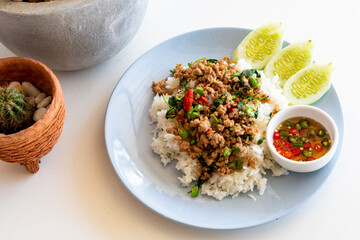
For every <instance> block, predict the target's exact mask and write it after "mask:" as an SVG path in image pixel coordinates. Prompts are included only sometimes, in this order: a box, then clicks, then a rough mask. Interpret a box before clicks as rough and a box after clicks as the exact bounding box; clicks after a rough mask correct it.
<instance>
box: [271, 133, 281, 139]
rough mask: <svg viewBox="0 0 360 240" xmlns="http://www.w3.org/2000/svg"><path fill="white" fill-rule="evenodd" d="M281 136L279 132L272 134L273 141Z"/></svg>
mask: <svg viewBox="0 0 360 240" xmlns="http://www.w3.org/2000/svg"><path fill="white" fill-rule="evenodd" d="M280 136H281V134H280V133H279V132H274V135H273V139H279V138H280Z"/></svg>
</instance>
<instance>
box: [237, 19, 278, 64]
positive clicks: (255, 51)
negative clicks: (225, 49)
mask: <svg viewBox="0 0 360 240" xmlns="http://www.w3.org/2000/svg"><path fill="white" fill-rule="evenodd" d="M283 35H284V29H283V28H282V24H281V23H269V24H267V25H263V26H261V27H259V28H257V29H255V30H253V31H252V32H250V33H249V34H248V35H247V36H246V37H245V38H244V40H243V41H242V42H241V43H240V44H239V46H238V47H237V48H236V50H235V52H234V53H233V55H232V61H233V62H235V63H237V62H238V61H239V59H242V58H243V59H245V61H246V62H248V63H250V64H251V66H252V67H253V68H256V69H263V68H264V67H265V66H266V64H267V63H268V62H269V61H270V59H271V58H272V57H273V56H274V55H275V54H276V53H278V52H279V51H280V50H281V46H282V41H283Z"/></svg>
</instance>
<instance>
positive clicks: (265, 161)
mask: <svg viewBox="0 0 360 240" xmlns="http://www.w3.org/2000/svg"><path fill="white" fill-rule="evenodd" d="M236 68H237V69H238V70H240V71H242V70H244V69H249V68H251V66H250V65H249V64H248V63H246V62H244V61H239V62H238V64H237V65H236ZM261 74H262V85H261V90H263V91H264V92H265V93H266V94H268V95H269V96H270V98H271V100H270V102H269V103H264V104H262V103H261V104H260V105H259V115H258V118H257V119H256V120H255V123H256V125H257V126H258V128H259V133H258V134H257V135H256V136H255V140H256V141H257V140H258V139H259V138H261V137H265V134H266V127H267V125H268V122H269V120H270V116H269V114H270V113H271V112H272V110H273V109H274V107H275V105H278V106H279V107H280V109H283V108H286V107H287V106H288V101H287V100H286V98H285V97H284V95H283V94H282V89H281V88H280V87H279V85H278V78H277V76H275V77H274V78H273V79H269V78H266V77H265V75H264V74H263V73H262V72H261ZM179 84H180V81H179V80H178V79H175V78H171V77H169V78H168V80H167V82H166V88H176V87H177V86H179ZM191 84H193V83H190V85H191ZM165 98H166V100H168V99H169V98H170V95H165ZM168 109H169V107H168V105H167V104H166V103H165V102H164V99H163V98H162V96H159V95H156V96H155V97H154V101H153V103H152V106H151V109H150V115H151V118H152V121H153V122H155V123H157V124H156V129H155V131H154V137H153V142H152V144H151V146H152V148H153V150H154V152H155V153H157V154H159V155H160V157H161V162H162V163H163V164H164V165H166V164H168V163H170V162H171V161H173V160H177V163H176V169H178V170H180V171H181V172H182V173H183V176H182V177H179V178H178V179H179V181H180V183H181V185H182V186H183V187H189V186H190V185H191V184H192V183H193V182H195V181H197V179H198V176H197V174H196V173H197V172H198V171H199V166H198V164H197V162H196V160H194V159H192V158H190V157H189V156H188V155H187V154H186V153H185V152H180V148H179V145H178V144H177V140H174V135H173V134H169V133H167V132H166V129H167V128H171V127H172V126H173V125H174V124H176V123H177V122H176V120H174V119H166V118H165V114H166V111H167V110H168ZM245 155H246V156H247V159H249V158H250V159H256V161H257V163H258V167H257V168H256V169H254V168H251V167H247V166H246V164H243V166H244V167H243V169H242V170H241V171H234V172H233V173H231V174H228V175H224V176H220V175H219V174H213V176H212V177H211V178H210V179H209V180H207V181H206V182H205V183H204V184H203V185H202V186H201V188H200V193H201V194H207V195H209V196H212V197H214V198H216V199H218V200H221V199H223V198H224V197H226V196H232V197H236V196H238V194H239V193H250V192H252V191H254V190H255V188H256V189H257V190H258V191H259V194H260V195H262V194H263V193H264V191H265V189H266V183H267V179H266V177H265V175H266V172H265V170H267V169H269V170H271V172H272V176H281V175H286V174H288V172H287V171H286V169H284V168H282V167H280V166H279V165H278V164H277V163H276V162H275V161H274V160H273V159H272V157H271V155H270V153H269V150H268V147H267V143H266V140H264V142H263V143H262V144H261V145H260V146H259V145H256V144H254V145H252V146H249V147H247V149H246V151H245V152H244V153H242V156H245ZM249 196H251V197H253V196H252V195H250V194H249Z"/></svg>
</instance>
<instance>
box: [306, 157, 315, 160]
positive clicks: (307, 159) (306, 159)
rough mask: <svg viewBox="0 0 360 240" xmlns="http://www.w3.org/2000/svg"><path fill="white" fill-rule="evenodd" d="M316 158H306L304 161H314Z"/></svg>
mask: <svg viewBox="0 0 360 240" xmlns="http://www.w3.org/2000/svg"><path fill="white" fill-rule="evenodd" d="M315 159H316V158H314V157H309V158H307V159H306V161H313V160H315Z"/></svg>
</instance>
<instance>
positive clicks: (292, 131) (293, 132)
mask: <svg viewBox="0 0 360 240" xmlns="http://www.w3.org/2000/svg"><path fill="white" fill-rule="evenodd" d="M289 132H290V134H291V135H293V136H295V135H296V134H298V130H297V129H296V127H292V128H290V130H289Z"/></svg>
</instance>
